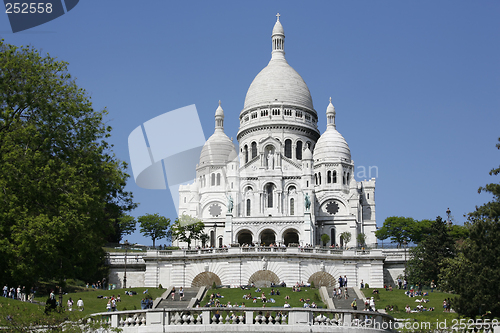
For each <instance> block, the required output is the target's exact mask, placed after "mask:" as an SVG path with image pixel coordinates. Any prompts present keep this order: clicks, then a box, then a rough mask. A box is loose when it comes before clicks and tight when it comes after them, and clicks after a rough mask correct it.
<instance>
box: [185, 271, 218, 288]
mask: <svg viewBox="0 0 500 333" xmlns="http://www.w3.org/2000/svg"><path fill="white" fill-rule="evenodd" d="M214 282H215V285H216V286H220V285H222V283H221V281H220V278H219V277H218V276H217V274H215V273H212V272H203V273H200V274H198V275H196V276H195V277H194V279H193V282H191V287H203V286H205V287H212V285H213V283H214Z"/></svg>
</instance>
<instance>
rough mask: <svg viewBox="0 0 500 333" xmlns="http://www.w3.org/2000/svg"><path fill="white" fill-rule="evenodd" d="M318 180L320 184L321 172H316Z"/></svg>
mask: <svg viewBox="0 0 500 333" xmlns="http://www.w3.org/2000/svg"><path fill="white" fill-rule="evenodd" d="M318 182H319V184H320V185H321V172H318Z"/></svg>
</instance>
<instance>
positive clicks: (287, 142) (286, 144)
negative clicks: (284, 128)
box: [285, 139, 292, 158]
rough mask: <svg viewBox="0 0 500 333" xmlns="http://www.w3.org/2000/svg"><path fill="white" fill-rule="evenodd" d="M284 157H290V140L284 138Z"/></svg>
mask: <svg viewBox="0 0 500 333" xmlns="http://www.w3.org/2000/svg"><path fill="white" fill-rule="evenodd" d="M285 157H288V158H292V140H290V139H286V140H285Z"/></svg>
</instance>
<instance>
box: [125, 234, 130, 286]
mask: <svg viewBox="0 0 500 333" xmlns="http://www.w3.org/2000/svg"><path fill="white" fill-rule="evenodd" d="M123 245H124V246H125V272H124V273H123V288H127V251H128V246H129V245H130V243H129V242H128V240H125V242H124V243H123Z"/></svg>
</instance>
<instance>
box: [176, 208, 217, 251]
mask: <svg viewBox="0 0 500 333" xmlns="http://www.w3.org/2000/svg"><path fill="white" fill-rule="evenodd" d="M204 230H205V224H203V222H201V221H200V220H199V219H197V218H194V217H191V216H189V215H184V214H182V215H181V216H180V217H178V218H177V219H176V220H175V222H174V225H173V226H172V236H173V238H174V239H175V240H178V241H180V242H185V243H187V244H188V248H191V242H192V241H194V240H198V239H202V238H205V237H207V238H206V239H205V241H206V240H207V239H208V238H209V237H208V235H206V234H204V233H203V231H204ZM203 235H206V236H203Z"/></svg>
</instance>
